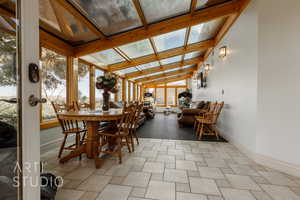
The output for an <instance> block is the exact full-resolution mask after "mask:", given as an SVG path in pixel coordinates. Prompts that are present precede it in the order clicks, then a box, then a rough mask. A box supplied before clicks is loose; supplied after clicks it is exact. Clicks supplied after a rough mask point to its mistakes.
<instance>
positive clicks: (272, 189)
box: [261, 184, 300, 200]
mask: <svg viewBox="0 0 300 200" xmlns="http://www.w3.org/2000/svg"><path fill="white" fill-rule="evenodd" d="M261 187H262V188H263V190H264V191H266V192H267V193H268V194H269V195H270V196H271V197H272V198H273V199H274V200H283V199H284V200H285V199H287V200H300V197H299V196H298V195H296V194H295V193H294V192H292V191H291V190H290V189H289V188H288V187H284V186H276V185H264V184H262V185H261Z"/></svg>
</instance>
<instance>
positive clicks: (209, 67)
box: [204, 63, 211, 72]
mask: <svg viewBox="0 0 300 200" xmlns="http://www.w3.org/2000/svg"><path fill="white" fill-rule="evenodd" d="M204 70H205V72H210V70H211V65H210V64H208V63H207V64H205V68H204Z"/></svg>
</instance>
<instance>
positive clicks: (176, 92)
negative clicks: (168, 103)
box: [175, 87, 178, 106]
mask: <svg viewBox="0 0 300 200" xmlns="http://www.w3.org/2000/svg"><path fill="white" fill-rule="evenodd" d="M177 96H178V87H176V88H175V106H177V104H178V102H177V101H178V99H177Z"/></svg>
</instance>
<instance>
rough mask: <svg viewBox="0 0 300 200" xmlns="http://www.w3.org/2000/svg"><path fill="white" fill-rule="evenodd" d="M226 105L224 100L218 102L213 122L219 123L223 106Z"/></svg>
mask: <svg viewBox="0 0 300 200" xmlns="http://www.w3.org/2000/svg"><path fill="white" fill-rule="evenodd" d="M223 106H224V101H222V102H221V103H218V104H217V106H216V109H215V111H214V115H213V119H212V120H213V123H217V121H218V118H219V116H220V113H221V111H222V108H223Z"/></svg>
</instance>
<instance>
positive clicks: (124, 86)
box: [122, 78, 126, 102]
mask: <svg viewBox="0 0 300 200" xmlns="http://www.w3.org/2000/svg"><path fill="white" fill-rule="evenodd" d="M122 101H123V102H125V101H126V81H125V79H124V78H123V79H122Z"/></svg>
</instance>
